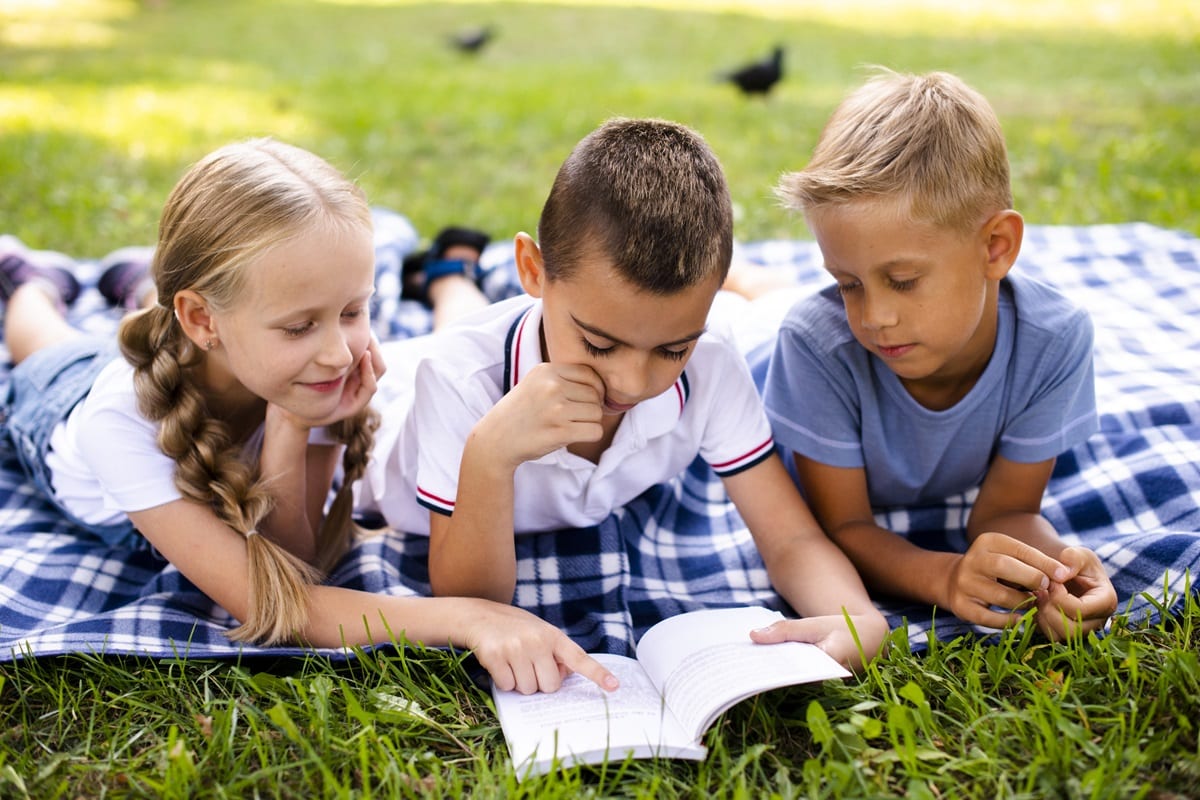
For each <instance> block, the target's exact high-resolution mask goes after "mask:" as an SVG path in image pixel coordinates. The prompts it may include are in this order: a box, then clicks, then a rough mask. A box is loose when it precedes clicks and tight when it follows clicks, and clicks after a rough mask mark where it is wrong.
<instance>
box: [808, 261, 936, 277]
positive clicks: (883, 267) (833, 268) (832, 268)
mask: <svg viewBox="0 0 1200 800" xmlns="http://www.w3.org/2000/svg"><path fill="white" fill-rule="evenodd" d="M822 263H823V264H824V266H825V271H826V272H829V273H831V274H836V273H839V272H844V270H841V269H838V267H837V265H836V264H830V263H829V262H828V261H824V262H822ZM924 263H925V261H924V259H921V258H917V257H911V258H910V257H902V258H889V259H888V260H887V261H884V262H883V263H881V264H872V265H871V266H869V267H867V270H868V271H870V272H886V271H887V270H890V269H895V268H897V267H919V266H921V265H922V264H924Z"/></svg>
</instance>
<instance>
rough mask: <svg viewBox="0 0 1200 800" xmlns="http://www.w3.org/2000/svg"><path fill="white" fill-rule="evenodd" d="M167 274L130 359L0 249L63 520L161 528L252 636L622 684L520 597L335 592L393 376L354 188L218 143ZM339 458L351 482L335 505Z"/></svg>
mask: <svg viewBox="0 0 1200 800" xmlns="http://www.w3.org/2000/svg"><path fill="white" fill-rule="evenodd" d="M151 277H152V279H153V286H152V287H142V288H144V289H148V291H145V292H143V293H142V294H143V296H144V297H145V298H147V302H145V303H144V306H145V307H143V308H141V309H140V310H136V311H133V312H131V313H130V314H128V315H127V316H126V317H125V319H124V320H123V321H122V323H121V326H120V330H119V335H118V341H119V346H120V353H119V354H118V353H117V352H116V350H115V349H114V348H113V346H112V343H111V342H100V341H97V340H96V339H95V338H94V337H89V336H85V335H83V334H81V333H80V332H79V331H77V330H75V329H74V328H73V327H71V325H70V324H69V323H68V322H67V319H66V317H65V315H64V312H65V308H66V306H67V305H68V304H69V303H70V302H71V301H72V300H73V299H74V297H75V295H77V294H78V284H77V282H76V281H75V278H74V277H73V275H71V273H70V272H69V271H68V270H65V269H63V268H62V267H60V266H56V265H53V264H38V263H34V261H32V260H29V259H26V258H22V257H21V255H20V254H15V253H14V254H8V255H7V256H5V257H3V258H0V299H2V300H4V301H5V303H6V310H5V320H4V323H5V343H6V344H7V346H8V348H9V352H10V355H11V356H12V359H13V361H14V362H16V364H17V366H16V367H14V369H13V372H12V380H11V381H10V387H11V388H10V396H9V397H8V398H7V403H6V408H4V409H3V411H5V412H7V413H6V414H5V415H4V417H3V419H4V422H3V425H0V430H3V431H4V432H6V433H7V434H8V435H9V436H11V437H12V438H13V440H14V442H15V443H16V445H17V447H16V448H15V449H16V450H17V451H18V454H19V458H20V459H21V461H22V462H23V466H24V467H25V469H26V470H27V472H29V474H30V476H31V477H32V479H33V480H34V482H35V483H36V484H37V485H38V486H39V488H40V489H41V490H43V491H44V492H45V493H46V494H47V496H48V497H49V498H50V499H51V501H52V502H54V503H55V505H56V506H57V507H58V508H59V509H61V511H62V512H63V514H64V515H65V516H66V517H67V518H69V519H71V520H72V521H74V522H76V523H78V524H79V525H81V526H82V527H84V528H85V529H87V530H88V531H89V532H91V533H92V534H94V535H96V536H99V537H101V538H103V539H104V540H106V541H108V542H110V543H112V544H114V545H118V544H124V543H128V542H129V541H130V540H131V538H132V537H136V536H138V535H140V536H143V537H145V539H146V540H147V541H148V542H149V543H150V544H151V545H153V546H154V547H155V548H156V549H157V551H158V552H159V553H161V554H162V555H163V557H165V558H166V559H167V560H169V561H170V562H171V563H172V564H174V565H175V566H176V567H177V568H178V569H179V571H180V572H181V573H182V574H183V575H184V576H186V577H187V578H188V579H189V580H190V581H191V582H192V583H194V584H195V585H196V586H197V587H198V588H199V589H200V590H201V591H203V592H204V593H205V594H207V595H208V596H209V597H210V598H211V599H212V600H213V601H214V602H216V603H218V604H219V605H221V606H222V607H223V608H225V609H226V610H228V611H229V613H230V614H232V615H233V616H234V617H236V618H237V619H238V620H239V621H240V622H241V626H240V627H238V628H236V629H234V630H233V631H231V632H230V636H231V637H232V638H234V639H236V640H240V641H248V642H258V643H263V644H270V643H277V642H304V643H308V644H311V645H314V646H342V645H344V644H369V643H373V642H383V641H390V640H391V637H392V636H393V635H399V634H400V633H401V632H403V633H404V635H405V636H406V638H407V639H408V640H410V641H420V642H424V643H425V644H429V645H442V644H447V643H452V644H454V645H456V646H459V647H465V648H469V649H472V650H474V651H475V654H476V656H477V657H478V658H479V660H480V663H481V664H482V665H483V666H484V667H485V668H486V669H487V670H488V671H489V672H490V673H491V674H492V676H493V679H494V680H495V681H496V683H497V684H498V685H499V686H500V687H501V688H516V689H519V690H521V691H525V692H531V691H536V690H543V691H553V690H554V689H557V688H558V685H559V683H560V681H561V679H562V677H563V676H564V675H565V674H566V673H568V672H571V671H578V672H580V673H582V674H584V675H586V676H587V677H588V678H590V679H592V680H593V681H595V682H597V683H599V684H600V685H602V686H604V687H605V688H615V686H616V679H615V678H614V677H613V676H612V675H611V674H609V673H608V672H607V671H606V670H605V669H604V668H603V667H601V666H600V665H599V664H598V663H597V662H595V661H594V660H592V659H591V658H590V657H589V656H587V655H586V653H584V652H583V650H582V649H580V648H579V647H578V646H577V645H575V644H574V643H573V642H571V641H570V640H569V639H568V638H567V637H566V636H565V635H564V634H563V633H562V632H560V631H559V630H557V629H556V628H554V627H552V626H551V625H549V624H547V623H545V622H543V621H542V620H540V619H538V618H537V617H535V616H533V615H531V614H528V613H526V612H523V611H520V610H518V609H514V608H512V607H509V606H507V605H504V604H498V603H492V602H489V601H484V600H477V599H470V598H423V597H391V596H383V595H375V594H371V593H366V592H360V591H355V590H351V589H344V588H338V587H332V586H325V585H322V583H321V580H322V578H323V576H324V575H325V571H326V570H328V569H329V568H330V567H332V566H333V564H334V563H335V562H336V561H337V560H338V558H340V557H341V556H342V555H343V553H344V552H345V550H346V548H347V546H348V543H349V542H350V539H351V536H352V534H353V523H352V522H351V519H350V512H351V504H352V497H351V491H350V487H351V486H352V484H353V483H354V482H355V480H356V479H357V478H358V477H359V476H361V475H362V473H363V470H364V469H365V467H366V463H367V460H368V458H369V454H370V451H371V445H372V442H373V432H374V429H375V426H376V424H377V419H376V414H375V412H373V411H372V410H371V409H370V408H369V407H368V402H369V400H370V399H371V396H372V395H373V394H374V392H375V390H376V379H377V378H378V376H379V375H381V374H382V372H383V370H384V365H383V362H382V358H381V356H380V353H379V348H378V343H377V342H376V341H375V340H374V339H373V337H372V335H371V330H370V320H369V312H368V304H369V302H370V299H371V295H372V293H373V291H374V286H373V281H374V247H373V242H372V227H371V216H370V211H369V208H368V205H367V202H366V199H365V197H364V196H363V194H362V192H361V190H360V189H359V188H358V187H357V186H356V185H354V184H353V183H352V182H350V181H349V180H347V179H346V178H345V176H343V175H342V174H341V173H340V172H339V171H338V170H336V169H335V168H334V167H332V166H331V165H330V164H328V163H327V162H325V161H324V160H322V159H321V158H319V157H317V156H315V155H313V154H312V153H309V152H307V151H305V150H301V149H299V148H296V147H292V146H289V145H286V144H283V143H281V142H278V141H274V140H271V139H258V140H251V141H246V142H241V143H236V144H233V145H229V146H226V147H223V148H220V149H218V150H216V151H215V152H213V153H211V154H210V155H208V156H207V157H205V158H204V159H202V160H201V161H200V162H199V163H197V164H196V165H195V166H194V167H192V169H190V170H189V171H188V172H187V173H186V174H185V175H184V177H183V178H182V179H181V180H180V182H179V183H178V184H177V185H176V186H175V188H174V189H173V190H172V192H171V195H170V197H169V198H168V200H167V203H166V206H165V208H164V210H163V214H162V218H161V221H160V224H159V236H158V243H157V245H156V247H155V248H154V252H153V260H152V263H151ZM125 288H126V290H127V293H129V292H132V291H133V289H134V288H135V287H132V286H128V287H125ZM129 305H136V303H130V304H129ZM339 459H340V461H341V466H342V470H343V474H344V478H343V482H342V486H343V488H342V489H341V490H339V492H338V493H337V495H336V496H335V499H334V501H333V502H332V504H331V505H330V506H329V509H328V511H326V509H325V506H326V500H327V499H328V495H329V492H330V488H331V486H332V483H333V478H334V473H335V471H336V470H337V467H338V463H339Z"/></svg>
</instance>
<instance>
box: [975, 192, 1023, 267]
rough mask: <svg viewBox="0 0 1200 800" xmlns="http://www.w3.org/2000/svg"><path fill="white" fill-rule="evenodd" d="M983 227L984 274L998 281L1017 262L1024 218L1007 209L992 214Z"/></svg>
mask: <svg viewBox="0 0 1200 800" xmlns="http://www.w3.org/2000/svg"><path fill="white" fill-rule="evenodd" d="M983 227H984V230H983V233H984V237H985V241H986V243H987V269H986V270H985V273H984V274H985V275H986V276H987V277H988V278H989V279H991V280H995V281H998V280H1000V279H1001V278H1003V277H1004V276H1005V275H1007V274H1008V271H1009V270H1010V269H1012V266H1013V264H1015V263H1016V262H1017V255H1018V254H1020V252H1021V240H1022V239H1023V238H1024V237H1025V220H1024V219H1022V217H1021V215H1020V214H1018V213H1017V212H1016V211H1013V210H1012V209H1007V210H1005V211H999V212H997V213H996V214H994V215H993V216H992V217H991V218H990V219H988V221H987V222H985V223H984V226H983Z"/></svg>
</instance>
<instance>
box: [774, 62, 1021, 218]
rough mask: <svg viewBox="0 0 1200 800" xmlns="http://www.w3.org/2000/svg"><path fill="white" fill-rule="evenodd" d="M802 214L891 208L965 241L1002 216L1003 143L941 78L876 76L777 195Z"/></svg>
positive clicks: (962, 93)
mask: <svg viewBox="0 0 1200 800" xmlns="http://www.w3.org/2000/svg"><path fill="white" fill-rule="evenodd" d="M777 193H778V195H779V197H780V198H781V199H782V200H783V202H784V204H785V205H786V206H788V207H789V208H792V209H794V210H797V211H801V212H803V213H804V214H809V213H810V212H814V211H819V210H820V209H822V208H824V207H827V206H835V205H839V204H842V203H848V202H853V201H856V200H869V199H873V198H881V197H886V198H895V199H897V200H899V201H900V202H901V210H902V213H906V214H907V215H908V216H909V218H910V219H912V220H913V221H921V222H930V223H933V224H935V225H939V226H943V227H947V228H952V229H956V230H962V231H968V230H971V229H972V228H973V227H974V226H976V225H978V224H979V223H980V222H981V220H982V219H984V218H986V217H988V216H990V215H991V214H994V213H996V212H997V211H1003V210H1004V209H1008V208H1012V187H1011V184H1010V180H1009V167H1008V153H1007V149H1006V147H1005V144H1004V133H1003V131H1002V130H1001V128H1000V121H999V120H998V119H997V118H996V114H995V112H994V111H993V110H992V107H991V105H989V104H988V101H987V100H986V99H985V98H984V97H983V95H981V94H980V93H979V92H977V91H975V90H974V89H972V88H971V87H969V86H968V85H967V84H966V83H964V82H963V81H962V80H961V79H960V78H958V77H956V76H954V75H951V74H949V73H946V72H931V73H929V74H927V75H902V74H899V73H895V72H891V71H889V70H882V69H881V70H880V71H879V73H878V74H877V75H875V76H874V77H872V78H871V79H870V80H868V81H867V82H866V83H865V84H863V85H862V86H861V87H859V88H858V89H856V90H855V91H853V92H851V93H850V95H848V96H847V97H846V99H845V100H843V101H842V103H841V104H840V105H839V106H838V107H837V110H835V111H834V112H833V115H832V116H831V117H830V119H829V122H828V123H826V125H825V129H824V130H823V131H822V133H821V138H820V140H819V141H818V142H817V146H816V149H815V150H814V151H813V156H812V159H811V160H810V161H809V162H808V165H807V166H805V168H804V169H802V170H800V171H799V172H793V173H790V174H787V175H784V176H783V178H782V180H781V181H780V184H779V188H778V189H777Z"/></svg>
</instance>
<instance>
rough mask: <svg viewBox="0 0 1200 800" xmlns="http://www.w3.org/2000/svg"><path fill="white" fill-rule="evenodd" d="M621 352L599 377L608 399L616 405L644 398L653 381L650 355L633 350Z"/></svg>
mask: <svg viewBox="0 0 1200 800" xmlns="http://www.w3.org/2000/svg"><path fill="white" fill-rule="evenodd" d="M623 351H624V352H622V353H621V354H620V355H619V356H618V357H616V358H614V359H613V363H612V367H611V368H610V369H609V370H607V371H606V372H605V373H604V374H603V375H602V376H601V377H603V378H604V385H605V386H606V387H607V388H608V394H609V397H610V399H612V400H615V401H616V402H618V403H636V402H638V401H640V400H642V399H643V398H645V396H646V390H647V388H648V387H649V386H650V383H651V381H652V379H653V378H652V375H651V359H650V354H648V353H643V352H641V351H640V350H634V349H633V348H623Z"/></svg>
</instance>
